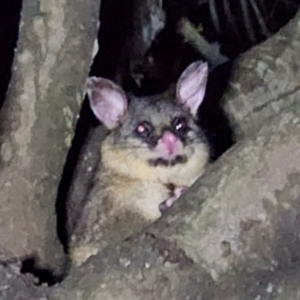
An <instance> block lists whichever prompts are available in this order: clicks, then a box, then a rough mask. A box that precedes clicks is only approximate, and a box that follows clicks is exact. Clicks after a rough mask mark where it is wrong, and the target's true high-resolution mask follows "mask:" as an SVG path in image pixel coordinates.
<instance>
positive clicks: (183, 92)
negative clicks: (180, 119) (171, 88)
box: [176, 61, 208, 116]
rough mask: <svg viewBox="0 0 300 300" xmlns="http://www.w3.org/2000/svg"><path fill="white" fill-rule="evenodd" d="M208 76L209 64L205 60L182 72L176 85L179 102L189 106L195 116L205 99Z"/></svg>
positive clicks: (191, 65) (194, 63)
mask: <svg viewBox="0 0 300 300" xmlns="http://www.w3.org/2000/svg"><path fill="white" fill-rule="evenodd" d="M207 76H208V65H207V63H205V62H203V61H196V62H193V63H192V64H190V65H189V66H188V67H187V68H186V69H185V70H184V71H183V73H182V74H181V76H180V78H179V80H178V82H177V87H176V96H177V100H178V102H179V103H181V104H182V105H183V106H184V107H186V108H188V109H189V110H190V112H191V114H192V115H193V116H195V115H196V114H197V111H198V108H199V106H200V104H201V103H202V101H203V98H204V95H205V90H206V83H207Z"/></svg>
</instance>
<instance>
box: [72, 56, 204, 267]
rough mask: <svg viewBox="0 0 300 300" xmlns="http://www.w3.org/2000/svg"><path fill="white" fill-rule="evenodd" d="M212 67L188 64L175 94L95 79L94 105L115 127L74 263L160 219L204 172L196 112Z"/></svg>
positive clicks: (76, 240)
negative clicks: (136, 90) (128, 89)
mask: <svg viewBox="0 0 300 300" xmlns="http://www.w3.org/2000/svg"><path fill="white" fill-rule="evenodd" d="M207 73H208V66H207V64H206V63H204V62H201V61H197V62H194V63H192V64H191V65H190V66H188V67H187V69H186V70H185V71H184V72H183V73H182V75H181V76H180V78H179V80H178V82H177V86H176V99H174V98H173V99H172V98H171V97H166V96H163V95H156V96H151V97H145V98H141V97H139V98H136V97H133V96H128V95H127V96H126V94H125V92H124V91H123V90H122V89H121V87H120V86H118V85H116V84H115V83H113V82H112V81H110V80H107V79H104V78H96V77H91V78H89V79H88V81H87V94H88V96H89V101H90V106H91V108H92V110H93V112H94V114H95V115H96V117H97V118H98V119H99V120H100V121H101V122H102V123H103V124H104V125H105V126H106V127H107V128H108V129H110V133H109V134H108V135H107V137H106V138H105V139H104V140H103V142H102V144H101V162H100V165H99V170H98V171H97V172H96V174H95V178H94V182H93V186H92V188H91V190H90V192H89V195H88V196H87V201H86V204H85V206H84V207H83V209H82V214H81V216H80V218H79V219H78V220H77V222H76V225H75V229H74V231H73V233H72V235H71V238H70V245H69V254H70V258H71V261H72V262H73V264H75V265H80V264H82V263H83V262H84V261H86V260H87V258H89V257H90V256H91V255H94V254H96V253H97V252H98V251H99V250H101V249H103V248H105V247H106V246H107V245H108V244H109V245H111V244H116V243H117V242H120V241H122V240H124V239H125V238H127V237H129V235H132V234H133V233H137V232H138V231H140V230H142V229H143V228H145V227H146V226H147V225H149V224H150V223H152V222H154V221H155V220H156V219H158V218H159V217H160V216H161V213H162V212H163V211H164V210H165V209H167V208H168V207H170V206H171V205H172V204H173V203H174V202H175V201H176V200H177V199H178V198H179V197H180V195H181V194H182V193H183V192H184V190H185V189H186V188H187V187H189V186H191V185H192V184H193V183H194V182H195V180H196V179H197V178H198V177H199V176H201V174H202V173H203V171H204V168H205V165H206V163H207V161H208V157H209V151H208V146H207V143H206V139H205V136H204V134H203V132H202V130H201V128H199V126H197V125H196V123H195V117H196V114H197V110H198V108H199V106H200V105H201V102H202V100H203V98H204V94H205V88H206V81H207ZM127 97H128V98H127ZM128 100H130V103H129V101H128Z"/></svg>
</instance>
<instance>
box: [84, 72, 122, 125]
mask: <svg viewBox="0 0 300 300" xmlns="http://www.w3.org/2000/svg"><path fill="white" fill-rule="evenodd" d="M86 91H87V94H88V96H89V100H90V106H91V109H92V111H93V112H94V114H95V116H96V117H97V118H98V119H99V120H100V121H101V122H103V124H104V125H105V126H106V127H107V128H108V129H113V128H115V127H117V126H118V124H119V123H120V120H121V119H122V117H123V116H124V115H125V113H126V111H127V99H126V96H125V93H124V91H123V90H122V89H121V87H119V86H118V85H117V84H115V83H114V82H112V81H110V80H108V79H105V78H101V77H90V78H88V80H87V82H86Z"/></svg>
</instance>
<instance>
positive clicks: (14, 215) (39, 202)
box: [0, 0, 100, 268]
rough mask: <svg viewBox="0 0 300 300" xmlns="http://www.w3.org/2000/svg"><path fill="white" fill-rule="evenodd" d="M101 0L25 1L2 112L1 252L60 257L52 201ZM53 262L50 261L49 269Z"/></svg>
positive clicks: (47, 259)
mask: <svg viewBox="0 0 300 300" xmlns="http://www.w3.org/2000/svg"><path fill="white" fill-rule="evenodd" d="M99 2H100V1H96V0H95V1H92V0H91V1H82V0H76V1H72V2H68V1H57V0H47V1H33V0H24V1H23V8H22V17H21V25H20V35H19V41H18V46H17V52H16V55H15V59H14V64H13V77H12V80H11V83H10V88H9V92H8V96H7V99H6V102H5V104H4V106H3V109H2V111H1V117H0V119H1V124H0V126H1V140H0V147H1V154H0V155H1V174H0V199H1V203H0V220H1V226H0V236H1V239H0V252H1V253H2V255H3V256H4V257H6V258H7V259H10V258H12V257H18V258H19V257H26V256H32V255H34V256H36V257H37V258H38V259H39V260H41V263H42V264H43V265H47V266H48V267H49V266H50V268H52V267H53V265H57V262H58V261H60V260H61V259H62V257H63V252H62V247H61V245H60V243H59V241H58V238H57V233H56V216H55V199H56V193H57V187H58V183H59V180H60V177H61V174H62V169H63V165H64V161H65V158H66V154H67V151H68V149H69V146H70V144H71V141H72V135H73V130H74V123H75V122H76V117H77V115H78V112H79V108H80V106H81V102H82V99H83V86H84V82H85V78H86V76H87V74H88V71H89V67H90V63H91V60H92V49H93V43H94V41H95V37H96V30H97V17H98V12H99ZM51 266H52V267H51Z"/></svg>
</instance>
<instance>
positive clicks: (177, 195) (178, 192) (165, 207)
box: [159, 186, 187, 213]
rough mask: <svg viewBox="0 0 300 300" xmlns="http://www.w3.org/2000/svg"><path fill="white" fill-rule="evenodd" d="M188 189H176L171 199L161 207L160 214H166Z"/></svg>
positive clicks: (182, 187) (183, 187) (181, 187)
mask: <svg viewBox="0 0 300 300" xmlns="http://www.w3.org/2000/svg"><path fill="white" fill-rule="evenodd" d="M186 189H187V187H186V186H180V187H176V188H175V189H174V190H173V194H172V195H171V197H170V198H168V199H167V200H165V201H164V202H162V203H161V204H160V205H159V210H160V212H161V213H164V212H165V211H166V210H168V209H169V208H170V207H171V206H172V205H173V204H174V203H175V201H176V200H177V199H179V198H180V196H181V195H182V194H183V193H184V192H185V191H186Z"/></svg>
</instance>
